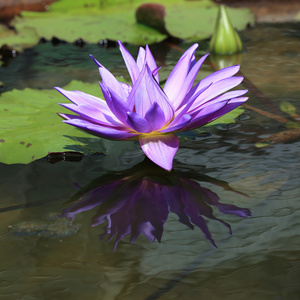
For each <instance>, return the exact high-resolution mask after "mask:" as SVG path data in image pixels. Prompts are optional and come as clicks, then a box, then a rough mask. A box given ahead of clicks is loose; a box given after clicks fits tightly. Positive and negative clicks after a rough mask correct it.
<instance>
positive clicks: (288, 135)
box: [255, 128, 300, 148]
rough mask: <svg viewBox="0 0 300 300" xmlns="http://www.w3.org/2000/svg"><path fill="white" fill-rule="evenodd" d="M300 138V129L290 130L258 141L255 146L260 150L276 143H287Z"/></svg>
mask: <svg viewBox="0 0 300 300" xmlns="http://www.w3.org/2000/svg"><path fill="white" fill-rule="evenodd" d="M299 137H300V129H299V128H295V129H289V130H285V131H281V132H279V133H276V134H273V135H271V136H269V137H267V138H265V139H262V140H260V141H258V142H257V143H256V144H255V146H256V147H258V148H263V147H267V146H270V145H273V144H275V143H286V142H289V141H290V140H295V139H297V138H299Z"/></svg>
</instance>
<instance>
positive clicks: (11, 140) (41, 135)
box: [0, 81, 105, 164]
mask: <svg viewBox="0 0 300 300" xmlns="http://www.w3.org/2000/svg"><path fill="white" fill-rule="evenodd" d="M65 88H66V89H69V90H76V89H78V90H82V91H85V92H88V93H90V94H93V95H95V96H99V95H100V96H101V91H100V88H99V85H98V84H97V83H95V84H91V83H82V82H79V81H73V82H71V83H70V84H69V85H67V86H66V87H65ZM64 101H65V99H64V97H62V96H61V95H60V94H59V93H58V92H57V91H55V90H34V89H29V88H27V89H25V90H13V91H10V92H6V93H3V94H2V95H1V97H0V132H1V133H0V162H4V163H7V164H13V163H29V162H31V161H33V160H36V159H39V158H42V157H44V156H46V155H47V154H48V153H49V152H61V151H66V150H77V151H78V150H80V151H81V152H83V153H85V154H87V153H89V152H90V151H93V152H104V151H105V148H104V146H103V144H101V139H100V138H94V137H93V136H92V135H90V134H88V133H85V132H83V131H80V130H77V129H76V128H74V127H72V126H67V125H66V124H64V123H63V122H62V119H61V118H60V117H59V116H58V115H57V112H58V111H59V112H67V109H64V108H63V107H60V106H59V105H58V104H57V103H58V102H64ZM69 137H72V139H70V138H69ZM92 140H97V143H96V144H97V147H98V149H95V147H93V149H89V148H88V147H87V146H85V145H86V144H88V143H91V142H92ZM93 146H94V145H93Z"/></svg>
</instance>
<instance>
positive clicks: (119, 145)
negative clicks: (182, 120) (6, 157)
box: [0, 24, 300, 300]
mask: <svg viewBox="0 0 300 300" xmlns="http://www.w3.org/2000/svg"><path fill="white" fill-rule="evenodd" d="M299 36H300V28H299V26H298V25H295V24H286V25H281V26H259V27H257V28H253V29H248V30H247V31H245V32H244V34H243V39H244V41H245V46H246V51H245V53H243V55H242V61H241V65H242V72H243V74H245V75H246V76H247V77H248V78H249V79H250V80H251V81H252V82H253V83H254V84H255V85H256V86H257V87H258V88H259V89H260V90H261V92H262V93H263V94H264V96H265V98H262V97H260V95H258V94H256V95H255V94H254V93H249V95H250V100H249V101H248V102H247V104H248V105H250V106H251V107H250V108H248V109H246V110H245V113H244V114H243V115H242V116H241V117H240V119H239V120H238V121H237V123H236V124H234V125H232V126H228V128H218V130H216V131H215V132H214V133H211V134H209V135H205V134H203V133H200V134H186V135H185V136H183V137H182V140H181V146H180V149H179V151H178V153H177V154H176V157H175V161H174V171H173V172H172V173H170V174H168V175H167V174H166V173H164V172H161V171H159V170H157V169H155V168H154V169H152V167H149V166H148V165H147V162H143V160H144V155H143V153H142V151H141V150H140V148H139V146H138V144H136V143H135V142H111V141H107V147H109V148H110V149H111V151H109V153H108V155H106V156H104V155H103V156H101V155H98V156H91V157H85V158H83V159H82V160H80V161H78V162H70V161H60V162H57V163H55V164H50V163H49V162H48V161H47V160H46V159H42V160H39V161H35V162H33V163H31V164H28V165H5V164H1V165H0V174H1V176H0V196H1V205H0V214H1V218H0V241H1V248H0V261H1V265H0V276H1V281H0V299H108V300H109V299H122V300H123V299H230V300H231V299H272V300H273V299H274V300H277V299H288V300H290V299H292V300H294V299H295V300H296V299H299V297H300V287H299V278H300V252H299V245H300V235H299V232H300V223H299V217H300V204H299V203H300V199H299V196H300V187H299V186H300V171H299V169H300V159H299V155H300V140H299V138H298V139H297V138H296V139H288V140H286V141H285V143H274V144H273V145H272V146H269V147H266V148H260V149H259V148H257V147H255V143H256V142H257V141H258V140H260V139H263V138H266V137H268V136H270V135H273V134H276V133H278V132H281V131H285V130H287V127H286V125H285V124H283V123H280V122H278V121H276V120H275V119H273V118H270V117H268V116H265V115H262V114H261V113H258V112H257V111H254V110H253V109H252V107H255V108H259V109H261V110H264V111H267V112H271V113H273V114H276V115H279V116H281V117H283V118H287V119H289V120H292V119H291V117H290V116H289V115H287V114H285V113H282V112H281V111H280V109H279V106H280V103H281V102H282V101H289V102H290V103H292V104H293V105H294V106H295V107H296V108H297V109H298V113H299V111H300V105H299V92H300V88H299V78H300V68H299V67H300V51H299V49H300V40H299ZM183 47H187V45H183ZM204 48H205V43H204V44H203V45H201V46H200V49H204ZM157 49H161V50H160V51H155V50H156V49H155V48H154V49H153V52H154V53H155V54H154V55H155V57H157V58H158V60H159V61H160V64H164V65H166V67H167V69H168V66H170V67H172V65H173V64H174V62H175V61H176V59H177V58H178V57H179V56H180V53H178V52H176V51H175V50H170V49H169V48H167V47H163V48H157ZM130 51H133V52H134V51H136V48H134V47H131V48H130ZM89 53H93V54H95V56H96V57H99V58H101V62H104V61H105V65H106V66H107V67H108V68H109V69H110V70H111V71H112V72H113V73H114V74H116V75H118V74H119V75H124V76H127V75H126V74H125V73H124V66H123V64H122V60H121V56H120V55H119V51H118V49H115V48H112V49H104V48H102V49H101V48H99V47H97V46H89V45H88V46H85V47H84V48H76V47H75V46H73V45H59V46H57V47H55V48H53V47H52V46H51V45H50V44H41V45H39V46H37V47H36V48H34V49H31V50H27V51H26V52H25V53H24V54H22V55H20V56H18V57H17V58H16V59H15V60H13V61H10V62H7V64H4V65H3V66H2V67H1V68H0V75H1V77H2V75H3V78H4V76H5V80H4V79H2V78H1V80H2V81H4V83H5V87H4V89H5V90H10V89H13V88H25V87H35V88H49V87H52V86H63V85H65V84H66V83H68V82H69V81H70V80H71V79H79V80H88V81H92V82H94V81H95V78H96V77H97V78H98V73H97V69H96V68H95V67H94V65H93V63H92V62H90V61H89V58H88V54H89ZM205 68H206V69H207V71H209V67H205ZM266 98H267V99H266ZM0 100H1V98H0ZM227 184H229V186H230V187H231V188H232V189H233V190H230V188H229V187H228V186H227ZM158 190H159V191H160V192H157V191H158ZM234 190H235V191H239V192H241V193H244V194H247V195H249V196H250V197H246V196H245V195H243V194H241V193H237V192H235V191H234ZM179 193H182V195H181V198H180V197H179V196H178V194H179ZM129 195H135V196H136V198H137V199H140V200H139V201H137V200H136V201H133V200H130V199H129V200H128V198H130V197H129ZM163 195H164V196H163ZM79 199H81V200H79ZM151 199H152V200H153V202H151V201H150V200H151ZM180 199H185V201H187V202H185V205H186V207H190V210H188V209H185V210H184V211H183V210H182V205H183V204H182V203H183V202H181V200H180ZM187 199H190V200H189V201H188V200H187ZM149 201H150V202H149ZM67 202H68V203H67ZM141 203H143V204H141ZM149 203H150V204H149ZM168 205H169V206H170V207H171V212H168V209H166V207H168ZM197 209H198V210H199V215H200V216H201V218H199V217H198V218H197V217H196V216H194V215H193V214H192V212H193V211H195V210H197ZM248 210H250V211H251V216H248V217H247V215H248ZM62 214H64V215H65V216H68V217H74V220H73V221H72V222H70V221H69V219H66V218H63V219H62V218H60V217H57V216H58V215H62ZM106 220H110V223H108V222H107V221H106ZM203 220H206V221H207V223H206V222H204V221H203ZM129 222H130V224H131V226H132V227H131V228H132V230H131V231H132V232H131V237H132V238H133V239H135V237H136V235H137V234H138V233H140V235H139V237H138V238H137V239H136V240H135V242H134V243H130V235H129V236H127V234H128V233H130V230H129V231H128V228H129V227H130V225H128V223H129ZM151 222H152V223H151ZM150 223H151V224H152V225H151V226H152V227H151V226H150V227H149V224H150ZM206 225H207V227H206ZM229 225H230V226H231V229H232V235H230V234H229V228H228V226H229ZM128 226H129V227H128ZM192 227H193V228H194V230H192V229H191V228H192ZM149 228H152V229H153V231H152V233H149ZM162 229H163V232H162ZM114 230H116V231H118V233H119V235H120V237H121V238H122V237H123V236H124V238H123V239H121V241H119V243H118V245H117V247H116V250H115V251H113V250H114V246H115V245H116V243H115V241H116V240H115V237H114V238H113V239H112V241H109V242H107V243H105V240H106V239H107V238H108V237H109V235H110V234H111V233H113V232H114ZM133 231H134V232H133ZM153 232H154V234H153ZM209 234H211V239H213V241H214V243H215V244H216V245H217V246H218V247H217V248H215V247H214V246H213V244H212V241H209V239H207V237H208V238H209ZM99 235H100V236H99ZM205 236H206V238H205ZM99 237H100V238H99ZM147 237H148V239H156V240H155V241H154V242H153V243H151V242H150V241H149V240H148V239H147ZM160 238H161V243H159V242H158V241H157V239H160Z"/></svg>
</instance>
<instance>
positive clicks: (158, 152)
mask: <svg viewBox="0 0 300 300" xmlns="http://www.w3.org/2000/svg"><path fill="white" fill-rule="evenodd" d="M139 142H140V145H141V147H142V149H143V151H144V153H145V154H146V155H147V157H148V158H149V159H150V160H152V161H153V162H154V163H156V164H157V165H159V166H160V167H162V168H163V169H166V170H168V171H169V170H171V169H172V164H173V158H174V156H175V154H176V152H177V149H178V147H179V140H178V138H177V136H176V135H174V134H165V135H153V136H139Z"/></svg>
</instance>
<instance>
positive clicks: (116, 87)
mask: <svg viewBox="0 0 300 300" xmlns="http://www.w3.org/2000/svg"><path fill="white" fill-rule="evenodd" d="M99 72H100V75H101V78H102V83H103V84H104V85H105V86H106V87H107V88H108V89H109V90H113V91H114V92H115V93H116V94H117V95H118V96H119V97H121V98H122V99H124V100H126V99H127V97H128V93H126V92H125V91H124V88H123V83H120V82H119V81H118V80H117V79H116V78H115V76H114V75H113V74H111V73H110V72H109V71H108V70H107V69H106V68H104V67H102V68H99Z"/></svg>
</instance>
